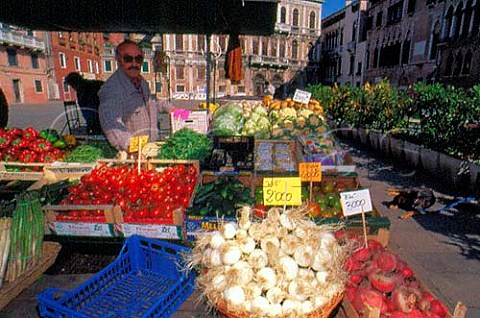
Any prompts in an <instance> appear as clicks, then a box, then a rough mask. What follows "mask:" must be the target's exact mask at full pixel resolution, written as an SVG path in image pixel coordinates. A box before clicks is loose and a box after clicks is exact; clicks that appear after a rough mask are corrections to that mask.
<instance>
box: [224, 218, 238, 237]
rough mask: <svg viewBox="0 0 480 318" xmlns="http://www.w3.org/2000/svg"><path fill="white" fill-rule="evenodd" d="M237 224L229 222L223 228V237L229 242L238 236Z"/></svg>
mask: <svg viewBox="0 0 480 318" xmlns="http://www.w3.org/2000/svg"><path fill="white" fill-rule="evenodd" d="M237 227H238V226H237V224H235V223H232V222H229V223H225V224H224V225H223V228H222V234H223V237H225V239H227V240H231V239H233V238H234V237H235V234H237Z"/></svg>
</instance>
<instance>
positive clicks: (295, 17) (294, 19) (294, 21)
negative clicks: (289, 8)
mask: <svg viewBox="0 0 480 318" xmlns="http://www.w3.org/2000/svg"><path fill="white" fill-rule="evenodd" d="M298 16H299V13H298V9H293V14H292V25H293V26H295V27H298Z"/></svg>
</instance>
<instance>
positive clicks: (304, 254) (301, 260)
mask: <svg viewBox="0 0 480 318" xmlns="http://www.w3.org/2000/svg"><path fill="white" fill-rule="evenodd" d="M293 258H294V259H295V261H296V262H297V264H298V266H302V267H310V265H311V264H312V261H313V248H312V247H311V246H305V245H300V246H298V247H297V249H296V250H295V252H294V253H293Z"/></svg>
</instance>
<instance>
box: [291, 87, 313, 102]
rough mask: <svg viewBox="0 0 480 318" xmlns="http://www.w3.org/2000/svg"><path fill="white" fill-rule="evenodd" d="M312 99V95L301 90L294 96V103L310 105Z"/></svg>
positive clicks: (297, 90)
mask: <svg viewBox="0 0 480 318" xmlns="http://www.w3.org/2000/svg"><path fill="white" fill-rule="evenodd" d="M311 97H312V93H309V92H306V91H302V90H300V89H296V90H295V95H293V101H294V102H299V103H302V104H308V102H310V98H311Z"/></svg>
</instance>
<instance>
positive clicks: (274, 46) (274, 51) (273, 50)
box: [270, 38, 277, 57]
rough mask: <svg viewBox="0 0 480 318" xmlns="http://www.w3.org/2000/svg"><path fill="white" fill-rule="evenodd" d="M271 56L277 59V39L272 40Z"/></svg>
mask: <svg viewBox="0 0 480 318" xmlns="http://www.w3.org/2000/svg"><path fill="white" fill-rule="evenodd" d="M270 56H272V57H277V39H275V38H272V39H271V40H270Z"/></svg>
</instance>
